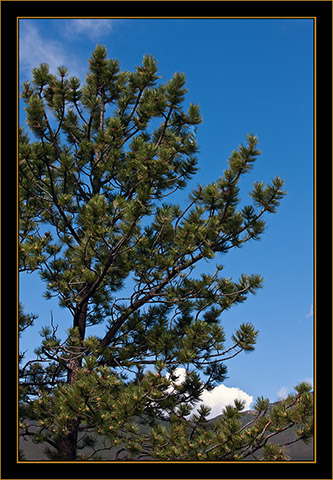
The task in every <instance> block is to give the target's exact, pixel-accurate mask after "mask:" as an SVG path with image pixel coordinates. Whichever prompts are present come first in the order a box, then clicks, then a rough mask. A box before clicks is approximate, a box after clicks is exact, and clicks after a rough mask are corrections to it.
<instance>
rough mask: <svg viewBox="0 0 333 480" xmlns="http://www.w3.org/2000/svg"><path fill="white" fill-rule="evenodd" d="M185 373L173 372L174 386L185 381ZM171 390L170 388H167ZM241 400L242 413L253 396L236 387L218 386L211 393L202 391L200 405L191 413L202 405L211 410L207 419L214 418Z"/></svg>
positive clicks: (178, 369) (178, 370)
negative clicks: (175, 376) (242, 402)
mask: <svg viewBox="0 0 333 480" xmlns="http://www.w3.org/2000/svg"><path fill="white" fill-rule="evenodd" d="M185 372H186V370H185V369H184V368H177V369H176V370H175V372H174V373H175V374H176V375H177V376H178V379H177V381H176V382H175V383H176V384H180V383H182V382H183V381H184V379H185ZM169 388H171V389H172V387H169ZM236 399H237V400H243V401H245V406H244V411H245V410H249V409H250V406H251V404H252V402H253V396H252V395H249V394H247V393H246V392H244V391H243V390H241V389H240V388H237V387H226V386H225V385H218V386H217V387H215V388H213V390H211V391H207V390H204V392H203V393H202V395H201V401H200V403H197V404H196V406H195V408H194V410H193V412H192V413H195V411H197V410H198V408H199V406H200V404H204V405H206V406H207V407H210V408H211V411H210V414H209V415H208V418H214V417H216V416H217V415H221V413H222V410H223V409H224V408H225V407H226V406H227V405H233V404H234V401H235V400H236Z"/></svg>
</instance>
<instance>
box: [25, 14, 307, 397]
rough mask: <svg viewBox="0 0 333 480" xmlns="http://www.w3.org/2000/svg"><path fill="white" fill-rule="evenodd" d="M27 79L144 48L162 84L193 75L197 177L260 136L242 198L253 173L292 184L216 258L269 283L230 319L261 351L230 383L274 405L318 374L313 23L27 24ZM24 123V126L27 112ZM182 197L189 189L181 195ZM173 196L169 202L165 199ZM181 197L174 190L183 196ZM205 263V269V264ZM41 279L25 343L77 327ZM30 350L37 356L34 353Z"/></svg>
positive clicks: (33, 290)
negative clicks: (250, 333)
mask: <svg viewBox="0 0 333 480" xmlns="http://www.w3.org/2000/svg"><path fill="white" fill-rule="evenodd" d="M19 24H20V34H19V41H20V79H19V80H20V84H21V83H22V81H25V80H29V79H30V76H31V74H30V72H31V68H33V67H35V66H38V65H39V63H41V62H46V63H49V65H50V68H51V71H53V72H55V70H56V67H57V66H59V65H66V66H67V67H68V68H69V74H70V75H77V76H80V77H81V79H82V80H83V79H84V75H85V72H86V70H87V59H88V58H89V57H90V55H91V53H92V51H93V50H94V48H95V45H96V44H97V43H100V44H105V45H106V46H107V49H108V54H109V56H110V57H112V58H117V59H119V60H120V67H121V69H125V70H133V68H134V67H135V65H138V64H140V63H141V61H142V57H143V55H144V54H146V53H149V54H152V55H154V57H155V58H156V59H157V60H158V62H159V71H160V74H161V75H162V80H161V81H162V82H165V81H167V80H168V79H169V78H170V77H171V76H172V75H173V73H174V72H175V71H180V72H185V73H186V77H187V88H188V89H189V93H188V94H187V102H193V103H199V105H200V109H201V113H202V115H203V124H202V125H201V126H199V128H198V143H199V145H200V153H199V166H200V171H199V173H198V174H197V176H196V177H195V179H194V180H193V181H192V182H191V184H190V187H189V188H191V187H193V186H195V185H196V184H199V183H201V184H205V183H208V182H210V181H213V180H215V179H216V178H217V177H219V176H220V175H221V174H222V172H223V170H224V168H226V160H227V158H228V157H229V155H230V153H231V152H232V150H233V149H235V148H237V147H238V145H239V144H240V143H242V142H243V141H244V140H245V135H246V134H247V133H249V132H253V133H255V134H257V135H258V136H259V140H260V148H261V150H262V151H263V155H262V156H261V157H259V159H258V161H257V162H256V165H255V168H254V170H253V171H252V172H251V174H249V175H248V176H247V177H246V179H245V178H244V181H243V182H242V184H241V194H242V198H243V199H244V201H247V200H248V197H247V193H248V191H249V189H250V188H251V185H252V183H253V182H254V181H256V180H263V181H265V182H268V181H270V179H271V178H272V177H273V176H274V175H275V174H277V175H279V176H281V177H283V178H285V180H286V184H285V187H286V190H287V191H288V196H287V197H286V198H285V199H284V200H283V201H282V204H281V207H280V208H279V210H278V213H277V214H276V215H270V216H268V217H266V220H267V226H268V228H267V231H266V232H265V234H264V236H263V237H262V239H261V241H260V242H253V243H251V244H249V243H248V244H246V245H245V246H244V247H243V248H242V249H240V250H237V251H234V252H231V253H229V254H228V255H226V256H224V257H222V258H217V262H218V263H220V264H221V263H222V264H223V265H224V266H225V269H224V273H225V275H226V276H233V277H234V278H235V279H236V278H238V276H239V275H240V274H241V273H247V274H250V273H259V274H261V275H262V276H263V277H264V279H265V283H264V289H261V290H259V292H258V293H257V295H255V296H252V297H249V298H248V300H247V301H246V302H245V303H244V304H242V305H240V306H237V307H235V308H234V309H231V310H230V311H229V312H227V313H226V314H225V316H224V325H225V328H226V332H227V334H228V335H229V337H230V334H231V333H232V332H233V331H234V329H235V328H237V327H238V326H239V324H240V323H241V322H246V321H250V322H253V323H254V325H255V327H256V328H257V329H258V330H259V340H258V344H257V347H256V350H255V351H254V353H252V354H249V355H245V354H243V355H240V356H238V357H236V358H235V359H233V360H231V361H230V362H229V363H228V374H229V378H228V379H227V380H226V382H225V385H226V386H228V387H237V388H240V389H242V390H243V391H244V392H246V393H247V394H249V395H253V396H254V397H257V396H258V395H264V396H267V397H269V398H270V399H271V400H272V401H274V400H276V399H277V398H278V396H279V392H280V393H281V392H282V391H290V390H291V389H292V387H293V385H295V384H296V383H298V382H299V381H302V380H309V379H312V378H313V376H314V374H313V328H314V327H313V322H314V319H313V170H314V159H313V21H312V20H311V19H195V20H194V19H172V20H170V19H86V20H82V19H80V20H79V19H75V20H74V19H35V20H32V19H21V20H20V21H19ZM20 120H21V122H22V123H23V122H24V112H23V108H22V107H21V108H20ZM182 195H183V194H182ZM169 200H170V197H169ZM176 200H177V201H180V200H179V197H178V198H177V199H176ZM201 268H202V270H206V271H207V270H208V269H210V268H212V267H210V266H209V265H208V264H204V265H203V266H202V267H201ZM43 290H44V287H43V285H42V284H41V282H40V281H39V279H38V278H37V277H36V276H35V275H29V276H27V275H22V277H21V279H20V299H21V301H22V302H23V304H24V306H25V309H26V311H27V312H34V313H38V314H39V319H38V321H37V322H36V327H35V328H34V329H30V331H29V330H28V331H27V332H26V334H24V336H23V339H22V344H21V350H27V349H30V350H29V352H31V353H32V350H33V348H35V347H36V346H37V345H38V344H39V336H38V332H39V331H40V329H41V326H43V325H47V324H49V321H50V311H51V310H52V312H53V316H54V319H55V323H59V324H62V325H63V326H64V328H68V327H69V326H70V317H69V315H67V314H66V312H65V311H64V310H60V309H58V307H57V304H56V301H48V302H47V301H45V300H43V299H42V297H41V295H42V292H43ZM27 356H30V355H29V353H28V354H27Z"/></svg>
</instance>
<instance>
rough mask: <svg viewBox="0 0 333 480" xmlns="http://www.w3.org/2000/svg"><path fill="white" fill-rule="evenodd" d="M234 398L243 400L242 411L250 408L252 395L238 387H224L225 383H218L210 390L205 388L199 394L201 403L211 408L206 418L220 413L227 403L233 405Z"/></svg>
mask: <svg viewBox="0 0 333 480" xmlns="http://www.w3.org/2000/svg"><path fill="white" fill-rule="evenodd" d="M235 400H242V401H245V406H244V411H246V410H250V406H251V404H252V402H253V396H252V395H249V394H248V393H246V392H244V391H243V390H241V389H240V388H238V387H226V386H225V385H219V386H217V387H215V388H214V389H213V390H211V391H210V392H208V391H207V390H205V391H204V392H203V394H202V395H201V401H202V403H203V404H204V405H206V406H208V407H210V408H211V412H210V414H209V417H208V418H214V417H216V416H217V415H221V413H222V410H223V409H224V408H225V407H226V406H227V405H233V404H234V401H235Z"/></svg>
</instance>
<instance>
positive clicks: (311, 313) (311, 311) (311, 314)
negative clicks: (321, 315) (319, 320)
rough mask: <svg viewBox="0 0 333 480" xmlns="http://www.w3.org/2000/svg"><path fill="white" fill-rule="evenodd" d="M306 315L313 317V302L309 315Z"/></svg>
mask: <svg viewBox="0 0 333 480" xmlns="http://www.w3.org/2000/svg"><path fill="white" fill-rule="evenodd" d="M305 316H306V318H311V317H313V303H311V306H310V310H309V313H308V314H307V315H305Z"/></svg>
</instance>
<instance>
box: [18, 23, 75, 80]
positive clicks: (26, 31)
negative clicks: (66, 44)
mask: <svg viewBox="0 0 333 480" xmlns="http://www.w3.org/2000/svg"><path fill="white" fill-rule="evenodd" d="M19 61H20V70H21V73H22V74H23V75H24V77H25V76H26V75H28V77H29V78H30V76H31V70H32V68H34V67H38V66H39V65H40V63H48V65H49V67H50V71H51V73H56V72H57V67H59V66H60V65H66V63H67V56H66V54H65V52H64V50H63V48H62V46H61V44H60V42H57V41H52V40H45V38H43V37H42V35H41V34H40V32H39V30H38V28H37V26H36V25H35V24H33V23H32V22H30V21H28V20H26V21H24V20H20V33H19Z"/></svg>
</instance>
